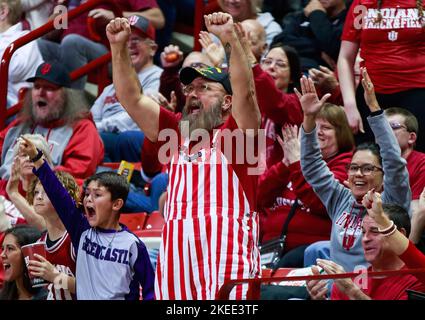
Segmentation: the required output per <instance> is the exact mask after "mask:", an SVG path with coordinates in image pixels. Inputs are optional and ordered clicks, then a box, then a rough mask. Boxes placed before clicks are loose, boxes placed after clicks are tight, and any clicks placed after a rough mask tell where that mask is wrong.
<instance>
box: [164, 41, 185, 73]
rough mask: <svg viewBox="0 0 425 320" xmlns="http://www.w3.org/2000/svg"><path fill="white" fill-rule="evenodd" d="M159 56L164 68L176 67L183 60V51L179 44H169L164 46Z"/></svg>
mask: <svg viewBox="0 0 425 320" xmlns="http://www.w3.org/2000/svg"><path fill="white" fill-rule="evenodd" d="M160 58H161V64H162V66H163V67H164V68H170V67H177V66H179V65H180V63H181V62H182V61H183V52H182V51H181V50H180V48H179V46H175V45H172V44H170V45H168V46H166V47H165V48H164V51H162V53H161V55H160Z"/></svg>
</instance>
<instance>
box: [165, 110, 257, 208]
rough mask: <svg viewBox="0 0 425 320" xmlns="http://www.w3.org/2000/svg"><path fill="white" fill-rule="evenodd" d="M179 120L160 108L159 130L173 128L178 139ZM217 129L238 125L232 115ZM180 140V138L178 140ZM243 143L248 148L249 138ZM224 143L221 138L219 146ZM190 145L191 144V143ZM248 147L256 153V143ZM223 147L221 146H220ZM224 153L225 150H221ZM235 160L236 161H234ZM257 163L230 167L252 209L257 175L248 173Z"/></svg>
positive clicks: (177, 116)
mask: <svg viewBox="0 0 425 320" xmlns="http://www.w3.org/2000/svg"><path fill="white" fill-rule="evenodd" d="M179 120H180V114H175V113H172V112H170V111H168V110H166V109H164V108H161V112H160V115H159V131H161V130H164V129H173V130H175V132H177V134H178V138H179V139H180V130H179V129H178V123H179ZM217 129H229V130H236V129H238V125H237V124H236V122H235V119H233V117H232V116H230V117H229V118H228V119H227V120H226V122H225V123H224V124H223V125H221V126H220V127H219V128H217ZM212 138H213V137H212V134H210V140H212ZM253 140H254V142H257V139H253ZM179 141H180V140H179ZM164 143H166V142H160V144H164ZM244 143H245V145H244V149H243V150H245V151H246V150H249V149H248V148H247V146H246V144H247V143H250V140H248V139H245V141H244ZM224 145H225V143H224V142H223V140H221V143H220V146H221V147H223V146H224ZM191 146H192V145H191ZM250 147H253V148H254V153H255V154H256V155H258V144H257V143H254V144H253V145H251V146H250ZM221 149H223V148H221ZM236 149H238V148H236V147H235V145H233V146H232V159H234V160H236V159H238V158H237V155H236ZM221 151H222V152H223V153H224V154H225V151H223V150H221ZM234 162H236V161H234ZM256 167H257V164H253V165H249V164H247V163H246V161H245V163H242V164H238V163H236V164H235V163H234V164H232V168H233V170H234V171H235V173H236V175H237V177H238V179H239V182H240V184H241V186H242V188H243V190H244V192H245V195H246V197H247V200H248V202H249V204H250V205H251V208H253V210H255V208H256V195H257V192H256V191H257V180H258V175H253V174H249V169H250V168H256Z"/></svg>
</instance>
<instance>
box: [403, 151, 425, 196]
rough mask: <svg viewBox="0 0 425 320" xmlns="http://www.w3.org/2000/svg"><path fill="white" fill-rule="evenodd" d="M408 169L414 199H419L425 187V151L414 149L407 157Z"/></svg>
mask: <svg viewBox="0 0 425 320" xmlns="http://www.w3.org/2000/svg"><path fill="white" fill-rule="evenodd" d="M407 171H408V172H409V183H410V189H411V190H412V200H417V199H419V197H420V195H421V193H422V190H423V189H424V187H425V153H422V152H418V151H412V153H411V154H410V155H409V156H408V157H407Z"/></svg>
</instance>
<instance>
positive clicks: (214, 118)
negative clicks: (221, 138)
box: [179, 99, 223, 140]
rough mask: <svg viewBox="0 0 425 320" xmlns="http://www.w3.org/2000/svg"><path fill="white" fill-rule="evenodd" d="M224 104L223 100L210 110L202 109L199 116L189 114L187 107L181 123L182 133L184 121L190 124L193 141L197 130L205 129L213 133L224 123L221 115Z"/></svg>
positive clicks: (190, 134)
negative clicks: (193, 134)
mask: <svg viewBox="0 0 425 320" xmlns="http://www.w3.org/2000/svg"><path fill="white" fill-rule="evenodd" d="M222 103H223V99H220V100H219V101H217V103H216V104H215V105H213V106H212V107H211V108H210V109H209V110H204V109H203V108H202V107H201V110H200V111H199V113H197V114H188V113H187V109H188V108H187V106H185V108H184V109H183V116H182V118H181V120H180V122H179V129H180V132H184V130H182V127H181V124H182V122H183V121H188V122H189V137H191V140H192V133H193V132H194V131H195V130H197V129H203V130H206V131H208V132H210V131H212V130H213V129H214V128H216V127H218V126H219V125H221V124H222V123H223V116H222V113H221V105H222Z"/></svg>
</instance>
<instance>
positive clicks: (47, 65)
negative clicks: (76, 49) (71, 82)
mask: <svg viewBox="0 0 425 320" xmlns="http://www.w3.org/2000/svg"><path fill="white" fill-rule="evenodd" d="M51 68H52V65H51V64H50V63H45V64H44V66H42V67H41V70H40V72H41V74H43V75H44V74H47V73H49V71H50V69H51Z"/></svg>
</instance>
